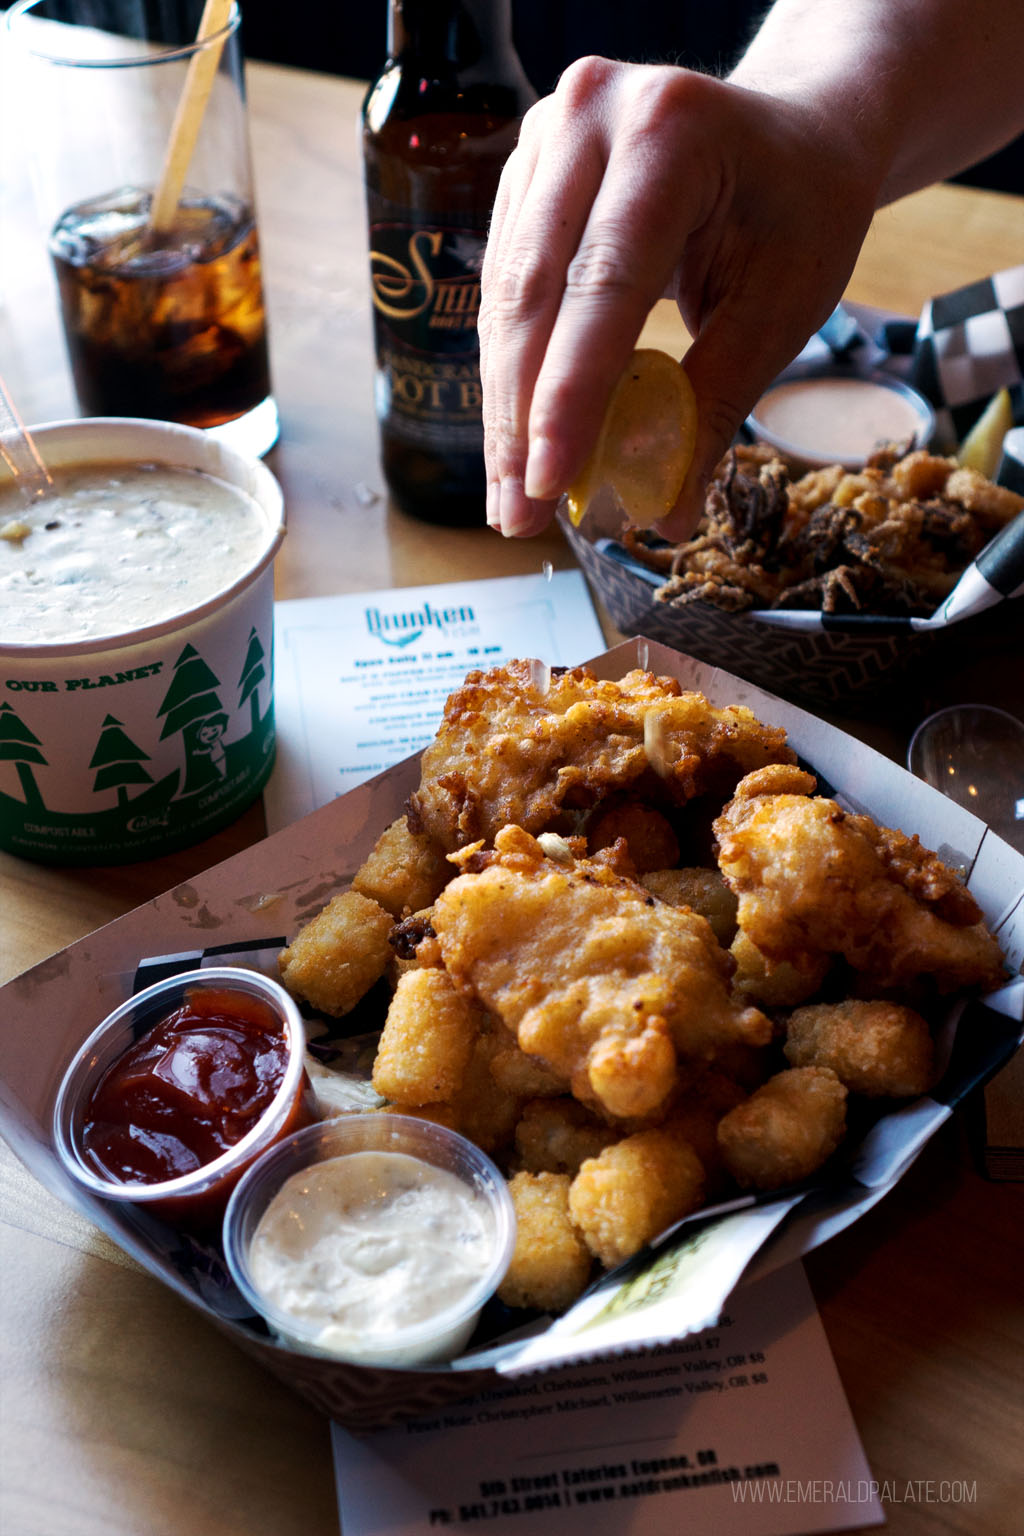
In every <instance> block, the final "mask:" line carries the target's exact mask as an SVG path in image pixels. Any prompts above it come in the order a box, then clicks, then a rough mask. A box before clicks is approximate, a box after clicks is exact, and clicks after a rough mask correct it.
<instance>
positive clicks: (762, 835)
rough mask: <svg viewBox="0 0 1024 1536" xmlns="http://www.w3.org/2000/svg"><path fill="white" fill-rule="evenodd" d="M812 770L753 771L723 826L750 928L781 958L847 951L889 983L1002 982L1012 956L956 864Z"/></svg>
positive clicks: (721, 846)
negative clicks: (837, 793) (878, 818)
mask: <svg viewBox="0 0 1024 1536" xmlns="http://www.w3.org/2000/svg"><path fill="white" fill-rule="evenodd" d="M814 787H815V780H814V778H813V776H812V775H811V774H809V773H805V772H804V771H803V770H802V769H799V768H792V767H789V768H787V767H781V766H773V767H769V768H765V769H762V770H760V771H758V772H755V773H752V774H749V775H747V777H746V778H744V779H743V780H742V781H741V782H740V784H739V785H738V786H737V788H736V793H735V795H734V797H733V799H732V800H731V801H730V803H729V804H728V805H727V806H726V807H725V809H724V810H723V812H722V814H721V816H719V817H718V818H717V819H716V821H715V823H714V831H715V837H716V839H717V843H718V863H719V867H720V869H721V871H722V873H723V875H724V876H725V878H726V880H727V881H728V883H729V885H730V886H731V887H732V889H733V891H735V893H736V895H737V896H738V897H739V925H740V928H741V930H742V931H743V933H744V934H745V935H746V936H747V938H749V939H750V941H751V943H753V944H754V945H756V947H757V948H758V949H759V950H761V951H762V952H763V953H764V954H765V955H766V956H767V957H768V959H769V960H771V961H781V960H787V961H789V962H791V963H793V964H795V965H797V966H801V965H802V964H804V963H805V961H804V959H803V958H801V957H808V956H811V957H813V956H817V955H822V954H833V955H836V954H838V955H843V956H845V958H846V960H847V961H848V962H849V964H850V965H851V966H852V967H853V968H854V970H856V971H858V972H861V973H863V974H864V975H865V976H867V977H868V978H870V980H871V981H872V982H873V983H874V984H875V985H877V986H879V987H899V986H905V985H907V984H909V983H911V982H914V981H915V980H916V979H917V978H919V977H921V976H927V977H929V978H931V980H932V982H933V983H934V985H935V986H936V987H937V989H938V990H939V991H940V992H952V991H955V990H958V989H960V988H971V987H979V988H984V987H995V986H998V985H999V984H1000V982H1001V981H1002V980H1003V962H1002V953H1001V951H1000V948H999V945H998V943H997V942H996V940H995V939H994V938H993V936H992V935H991V934H990V933H989V932H988V930H987V929H986V927H985V924H984V922H983V921H982V920H981V912H980V909H979V908H978V906H977V903H976V902H975V901H974V898H973V897H972V896H971V894H970V892H969V891H968V890H967V888H966V886H965V885H964V884H963V881H962V880H961V879H960V877H959V876H958V875H957V874H956V872H955V871H953V870H951V869H949V868H948V867H947V866H946V865H945V864H943V863H942V861H941V860H940V859H939V858H938V856H937V855H936V854H934V853H932V852H931V851H930V850H929V849H927V848H925V847H923V846H922V844H921V842H920V840H919V839H918V838H917V837H916V836H914V837H906V836H904V834H903V833H902V832H899V831H897V830H894V829H892V828H888V827H880V826H879V825H878V824H877V823H876V822H874V821H872V819H871V817H870V816H863V815H858V814H853V813H850V812H846V811H843V810H841V809H840V807H839V806H838V805H837V804H836V802H835V801H834V800H832V799H829V798H827V797H825V796H816V795H813V793H812V792H813V790H814Z"/></svg>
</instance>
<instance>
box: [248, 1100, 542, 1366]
mask: <svg viewBox="0 0 1024 1536" xmlns="http://www.w3.org/2000/svg"><path fill="white" fill-rule="evenodd" d="M367 1152H370V1153H400V1154H405V1155H406V1156H407V1157H408V1158H412V1159H415V1160H416V1161H417V1162H419V1163H421V1164H423V1163H425V1164H429V1165H431V1166H432V1167H433V1168H437V1169H440V1170H442V1171H444V1172H445V1173H449V1174H454V1175H455V1176H456V1177H457V1178H458V1180H459V1181H460V1182H461V1183H462V1184H464V1185H465V1186H467V1187H468V1189H469V1190H471V1191H473V1192H474V1194H475V1195H476V1196H477V1197H478V1199H479V1200H481V1201H483V1202H484V1206H485V1213H484V1225H485V1227H486V1228H489V1234H488V1240H489V1253H488V1257H487V1261H486V1267H485V1268H484V1269H483V1270H482V1272H480V1273H479V1275H478V1276H477V1278H476V1279H475V1281H473V1282H472V1283H467V1284H465V1285H464V1286H463V1287H462V1288H460V1290H459V1291H458V1293H457V1294H456V1293H455V1292H453V1294H452V1297H451V1299H450V1300H449V1301H448V1302H446V1303H441V1304H439V1305H438V1307H437V1309H436V1310H433V1311H431V1312H430V1315H428V1316H425V1317H420V1318H417V1319H415V1320H413V1321H409V1322H405V1323H403V1322H402V1321H400V1320H399V1321H396V1320H395V1310H397V1309H393V1308H392V1304H391V1303H390V1302H389V1301H387V1300H386V1299H385V1298H387V1297H389V1296H392V1295H393V1294H394V1292H393V1290H392V1286H391V1278H390V1276H389V1274H388V1273H387V1272H385V1271H384V1270H382V1271H381V1277H380V1283H379V1295H380V1297H381V1305H380V1312H379V1315H377V1316H375V1317H374V1318H373V1319H372V1320H371V1321H370V1322H369V1323H367V1322H366V1321H365V1320H363V1321H361V1322H360V1323H359V1325H358V1326H353V1325H352V1324H346V1323H345V1321H344V1320H343V1318H342V1319H341V1320H339V1322H338V1323H337V1324H336V1325H335V1324H332V1325H328V1326H326V1327H325V1326H324V1323H323V1321H322V1320H320V1321H316V1320H312V1319H311V1318H310V1316H309V1315H306V1316H300V1315H298V1314H297V1313H295V1312H291V1311H288V1310H286V1309H284V1308H283V1307H282V1306H280V1305H278V1304H277V1303H275V1301H273V1300H271V1299H270V1298H269V1297H268V1295H267V1294H266V1291H265V1290H263V1289H261V1286H260V1284H259V1283H258V1281H257V1279H256V1277H255V1275H254V1272H253V1269H254V1266H253V1262H252V1244H253V1238H254V1235H255V1234H256V1232H257V1229H258V1228H259V1225H260V1222H261V1221H262V1219H263V1217H264V1215H265V1214H266V1212H267V1210H268V1207H270V1205H271V1203H272V1202H273V1201H274V1200H275V1197H277V1196H279V1195H280V1196H282V1200H283V1202H284V1204H283V1206H282V1203H281V1201H279V1202H278V1205H277V1206H276V1207H275V1209H276V1211H277V1212H278V1213H280V1214H281V1215H283V1216H284V1217H285V1219H286V1222H287V1225H288V1227H289V1228H290V1229H291V1232H292V1233H294V1234H295V1235H294V1237H292V1236H289V1246H290V1247H300V1246H301V1245H302V1244H303V1243H304V1242H305V1241H306V1240H307V1238H308V1232H309V1231H311V1230H312V1229H313V1225H314V1223H319V1220H320V1216H319V1212H315V1211H312V1210H311V1208H310V1205H309V1203H308V1202H309V1199H310V1197H309V1195H308V1193H307V1189H308V1184H304V1182H303V1180H302V1178H301V1175H302V1174H303V1173H304V1172H308V1171H309V1170H311V1169H313V1168H314V1167H315V1166H316V1165H320V1164H332V1165H333V1164H334V1163H339V1164H340V1163H343V1162H344V1161H345V1160H346V1159H349V1158H351V1157H352V1156H353V1154H360V1153H367ZM352 1166H353V1168H354V1169H355V1170H356V1177H357V1179H358V1180H359V1181H360V1185H357V1187H359V1188H360V1192H361V1189H362V1187H365V1188H366V1189H367V1191H369V1189H370V1187H371V1186H370V1183H369V1181H367V1182H366V1184H365V1185H362V1183H361V1181H363V1180H364V1178H365V1169H364V1167H363V1165H362V1163H361V1162H360V1163H356V1164H354V1165H352ZM351 1173H352V1168H350V1169H348V1170H344V1175H345V1176H348V1175H350V1174H351ZM293 1176H298V1177H295V1178H293ZM289 1181H291V1182H289ZM350 1187H351V1186H350ZM282 1192H283V1194H282ZM413 1221H414V1218H410V1226H409V1241H408V1244H407V1245H406V1246H407V1247H408V1248H409V1249H412V1248H413V1247H415V1244H416V1237H415V1227H414V1225H413ZM299 1234H302V1236H301V1238H300V1236H299ZM514 1245H515V1213H514V1210H513V1206H512V1199H511V1196H510V1195H509V1192H508V1185H507V1184H506V1182H505V1180H504V1178H503V1177H502V1175H501V1173H500V1172H499V1170H498V1169H497V1168H496V1167H495V1165H494V1163H493V1162H492V1161H491V1159H490V1158H489V1157H487V1156H486V1155H485V1154H484V1153H483V1152H481V1151H480V1149H479V1147H477V1146H475V1145H474V1144H473V1143H472V1142H471V1141H468V1140H467V1139H466V1138H465V1137H464V1136H460V1135H458V1134H456V1132H454V1131H450V1130H448V1129H447V1128H446V1127H444V1126H440V1125H435V1124H433V1123H432V1122H431V1121H427V1120H420V1119H417V1118H415V1117H414V1116H411V1115H401V1114H393V1113H386V1112H381V1113H376V1112H375V1113H370V1114H352V1115H346V1116H342V1117H340V1118H338V1119H335V1120H331V1121H326V1122H324V1123H323V1124H321V1125H316V1126H312V1127H310V1129H308V1130H306V1131H300V1132H299V1133H298V1134H297V1135H295V1136H291V1137H289V1138H288V1139H287V1140H286V1141H283V1142H282V1143H281V1144H280V1145H279V1146H277V1147H275V1148H274V1149H273V1150H272V1151H270V1152H268V1153H267V1154H266V1155H265V1156H263V1157H261V1158H260V1160H259V1161H258V1162H257V1163H256V1164H255V1165H254V1166H253V1167H252V1168H251V1169H250V1170H249V1172H248V1173H247V1174H246V1175H245V1177H244V1178H243V1179H241V1180H240V1181H239V1183H238V1186H237V1188H236V1189H235V1191H234V1193H233V1194H232V1196H231V1199H230V1201H229V1203H228V1208H227V1213H226V1215H225V1218H224V1254H225V1257H226V1259H227V1263H228V1268H229V1269H230V1271H231V1274H232V1276H233V1278H234V1281H235V1284H236V1285H237V1286H238V1288H239V1290H240V1291H241V1292H242V1294H243V1295H244V1296H245V1298H246V1299H247V1300H248V1301H249V1303H250V1304H251V1305H252V1307H253V1309H254V1310H255V1311H256V1312H258V1313H259V1314H260V1315H261V1316H262V1317H263V1318H264V1320H265V1321H266V1323H267V1325H268V1327H269V1328H270V1329H271V1331H272V1332H273V1333H274V1334H275V1335H276V1336H277V1338H278V1339H279V1340H280V1341H281V1342H282V1343H284V1344H287V1345H289V1346H291V1347H293V1348H296V1349H300V1350H303V1351H305V1352H308V1353H312V1354H319V1355H329V1356H334V1357H336V1358H341V1359H346V1360H353V1361H358V1362H360V1363H364V1364H375V1365H387V1366H394V1367H412V1366H421V1365H424V1364H427V1363H430V1362H439V1361H445V1360H451V1359H453V1358H454V1357H455V1356H456V1355H458V1354H459V1353H460V1351H461V1350H462V1349H463V1347H464V1346H465V1344H466V1342H467V1341H468V1339H469V1338H470V1335H471V1334H472V1332H473V1329H474V1327H475V1325H476V1321H477V1318H478V1317H479V1315H480V1311H481V1309H482V1308H483V1306H484V1303H485V1302H486V1301H487V1300H488V1299H489V1297H490V1296H491V1295H493V1293H494V1291H495V1290H496V1289H497V1287H498V1285H499V1284H500V1283H501V1280H502V1277H503V1276H504V1274H505V1271H506V1269H507V1268H508V1264H509V1260H510V1259H511V1257H512V1249H513V1247H514ZM386 1246H387V1243H386V1240H385V1241H384V1242H382V1244H381V1248H383V1247H386ZM381 1248H378V1249H376V1250H375V1255H374V1257H373V1259H372V1261H370V1262H371V1264H372V1263H376V1262H377V1258H376V1253H377V1252H380V1251H381ZM323 1251H324V1250H323V1247H322V1245H321V1246H320V1247H318V1249H317V1252H318V1254H319V1253H321V1252H323ZM452 1251H453V1252H454V1249H453V1250H452ZM399 1267H400V1261H398V1262H396V1266H395V1268H396V1270H397V1269H398V1268H399ZM452 1267H453V1269H454V1268H455V1266H454V1265H453V1266H452ZM392 1273H394V1271H393V1272H392ZM413 1285H415V1282H413ZM411 1294H412V1286H410V1289H409V1292H407V1295H411ZM374 1305H376V1303H374ZM339 1318H340V1314H339Z"/></svg>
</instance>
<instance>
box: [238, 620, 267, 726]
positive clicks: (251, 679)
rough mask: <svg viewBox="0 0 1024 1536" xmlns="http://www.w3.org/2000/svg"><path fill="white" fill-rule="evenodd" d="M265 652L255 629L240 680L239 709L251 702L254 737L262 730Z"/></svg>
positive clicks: (251, 634) (250, 636)
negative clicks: (261, 697) (247, 701)
mask: <svg viewBox="0 0 1024 1536" xmlns="http://www.w3.org/2000/svg"><path fill="white" fill-rule="evenodd" d="M263 658H264V651H263V647H262V645H261V644H260V637H259V635H258V634H257V633H256V629H255V627H253V628H252V629H250V631H249V646H248V649H247V650H246V653H245V661H244V662H243V663H242V675H241V677H240V678H239V679H238V687H239V690H240V692H239V695H238V707H239V709H241V708H242V707H243V706H244V704H245V701H246V699H248V700H249V718H250V720H251V721H252V731H253V735H255V734H256V732H257V731H258V730H259V728H260V695H259V686H260V683H262V682H263V680H264V678H265V677H266V675H267V673H266V669H265V667H264V665H263Z"/></svg>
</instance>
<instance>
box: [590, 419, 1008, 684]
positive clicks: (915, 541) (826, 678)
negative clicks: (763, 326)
mask: <svg viewBox="0 0 1024 1536" xmlns="http://www.w3.org/2000/svg"><path fill="white" fill-rule="evenodd" d="M1022 511H1024V496H1021V495H1019V494H1017V493H1016V492H1015V491H1013V490H1011V489H1009V488H1008V487H1006V486H1003V485H1000V484H997V483H995V482H994V481H993V480H992V479H990V478H989V477H988V476H987V475H985V474H983V473H982V472H981V471H980V470H979V469H977V468H975V467H972V466H970V465H968V464H961V463H959V462H958V461H957V459H956V458H955V457H944V456H941V455H937V454H934V453H930V452H928V451H926V450H924V449H917V450H914V451H912V452H906V451H905V448H902V447H900V446H898V445H887V446H883V447H880V448H879V450H878V452H877V453H875V454H874V455H872V457H870V458H869V459H868V460H867V461H866V463H865V464H864V466H863V468H861V469H859V470H855V471H852V470H849V469H844V468H842V467H841V466H839V465H838V464H836V465H831V466H828V467H826V468H822V469H814V470H811V471H809V472H807V473H805V474H800V473H798V472H797V471H796V470H795V469H793V468H792V467H791V466H790V465H789V464H788V463H787V462H786V460H785V459H784V458H783V457H781V456H779V454H778V453H777V451H776V450H774V449H773V448H771V447H769V446H767V445H765V444H738V445H737V446H736V447H734V448H733V449H731V450H730V452H729V453H728V454H727V455H726V457H725V458H724V459H723V460H722V462H721V463H720V465H719V466H718V469H717V471H716V473H715V476H714V478H713V480H712V482H711V485H710V486H709V489H708V492H707V497H706V502H705V510H704V515H703V517H702V519H701V522H700V524H699V526H698V528H697V529H696V531H695V533H694V535H693V537H692V538H690V539H688V540H686V541H684V542H681V543H670V542H667V541H666V540H665V539H663V538H661V537H660V536H659V534H658V533H657V532H656V530H654V529H652V528H637V527H634V526H632V525H631V524H630V523H629V521H628V519H626V518H624V516H623V513H622V510H621V507H620V506H619V505H618V503H617V502H616V500H615V498H613V497H612V496H609V495H606V496H605V497H603V498H600V499H599V500H597V501H595V502H594V503H593V504H592V505H591V508H590V510H589V512H588V514H587V517H586V519H585V521H584V522H583V524H582V526H580V527H574V526H572V523H571V522H570V520H569V518H568V517H564V516H563V518H562V524H563V528H564V532H565V535H566V538H567V539H568V541H569V543H570V545H571V547H572V549H573V551H574V553H575V554H576V556H577V558H578V559H579V561H580V564H581V565H582V566H583V569H584V571H585V572H586V574H587V577H588V580H589V582H590V584H591V587H592V589H593V590H594V592H595V593H596V594H597V596H598V597H599V598H600V599H601V600H602V601H603V603H604V604H605V606H606V607H607V609H608V611H609V613H610V615H611V617H612V619H613V621H614V622H615V623H616V624H617V625H618V627H619V628H620V629H621V630H622V631H623V632H624V633H626V634H643V635H648V636H651V637H653V638H656V639H658V640H660V641H662V642H664V643H665V644H668V645H673V646H676V647H678V648H679V649H681V650H685V651H686V652H688V653H689V654H690V655H693V656H696V657H698V658H700V659H703V660H707V661H712V662H715V663H717V664H718V665H721V666H725V667H728V668H729V669H730V670H731V671H734V672H737V673H739V674H740V675H742V676H744V677H748V678H749V679H750V680H751V681H753V682H756V683H759V684H760V685H761V686H763V687H766V688H771V689H772V690H773V691H774V692H776V693H781V694H783V695H787V696H794V697H798V698H799V697H807V698H809V699H811V700H813V701H816V702H821V701H825V702H830V701H833V700H844V701H845V700H848V699H849V698H850V696H851V695H855V694H856V693H857V692H858V691H861V690H865V689H871V690H872V697H877V691H878V687H879V684H880V683H883V684H885V685H887V686H888V685H890V684H891V685H893V686H899V685H900V684H901V681H902V680H903V679H902V674H904V673H905V672H906V670H907V669H908V668H909V667H910V666H911V665H913V664H916V663H918V662H921V661H922V660H924V659H929V660H930V659H934V658H935V657H936V656H937V655H938V654H939V651H940V648H942V647H944V646H945V645H946V644H948V643H950V642H951V637H952V643H953V644H955V645H956V646H959V647H962V646H963V645H964V644H967V643H970V644H973V645H976V644H977V643H978V640H979V638H982V639H984V638H986V637H988V636H989V635H990V634H991V636H992V637H993V639H994V640H995V641H996V642H997V641H998V635H999V634H1000V633H1003V632H1004V631H1005V630H1006V629H1007V628H1008V626H1010V625H1011V624H1012V618H1011V616H1010V614H1009V607H1010V605H1008V604H1006V603H1004V602H1003V599H1004V598H1005V597H1008V596H1009V595H1010V593H1011V592H1013V591H1014V590H1015V588H1016V587H1018V586H1019V582H1020V556H1019V547H1020V544H1021V542H1022V529H1024V525H1022V524H1021V521H1020V519H1021V513H1022ZM1015 551H1018V553H1016V554H1015V553H1014V552H1015ZM979 569H980V571H981V573H982V576H983V577H984V580H978V579H977V574H976V573H977V572H978V571H979ZM1001 572H1002V574H1001ZM962 626H966V627H962Z"/></svg>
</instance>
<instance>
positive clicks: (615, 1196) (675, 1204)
mask: <svg viewBox="0 0 1024 1536" xmlns="http://www.w3.org/2000/svg"><path fill="white" fill-rule="evenodd" d="M703 1198H704V1168H703V1166H702V1164H701V1161H700V1158H699V1157H698V1156H697V1153H696V1152H695V1151H694V1149H693V1147H692V1146H691V1145H690V1144H689V1142H687V1141H686V1140H685V1139H684V1138H683V1137H680V1136H675V1135H673V1134H672V1132H671V1131H669V1130H665V1129H657V1128H656V1129H654V1130H649V1131H637V1132H636V1134H635V1135H633V1136H626V1137H624V1138H623V1139H622V1140H621V1141H617V1142H615V1143H614V1145H613V1146H610V1147H605V1149H604V1151H603V1152H601V1153H599V1154H598V1156H597V1157H591V1158H588V1159H587V1161H586V1162H585V1163H584V1164H583V1166H582V1167H581V1168H580V1171H579V1173H578V1174H577V1175H576V1177H575V1178H574V1179H573V1181H572V1185H571V1187H570V1189H569V1210H570V1211H571V1213H572V1217H573V1220H574V1221H575V1223H576V1225H577V1226H578V1227H579V1229H580V1231H581V1232H582V1233H583V1236H584V1238H585V1239H586V1243H587V1247H588V1248H589V1249H590V1251H591V1253H593V1254H594V1255H595V1257H596V1258H598V1259H600V1261H601V1263H602V1264H603V1265H605V1267H606V1268H607V1269H611V1268H612V1267H613V1266H614V1265H615V1264H619V1263H621V1262H622V1260H623V1259H628V1258H629V1257H630V1255H631V1254H634V1253H636V1252H637V1250H638V1249H640V1248H642V1247H643V1245H644V1244H645V1243H647V1242H650V1240H651V1238H652V1237H657V1235H658V1233H659V1232H663V1231H664V1230H665V1228H666V1227H668V1226H671V1225H672V1223H673V1222H675V1221H679V1220H681V1218H682V1217H683V1216H687V1215H688V1214H689V1213H690V1211H693V1210H696V1209H697V1207H698V1206H699V1205H700V1204H701V1202H702V1200H703Z"/></svg>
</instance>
